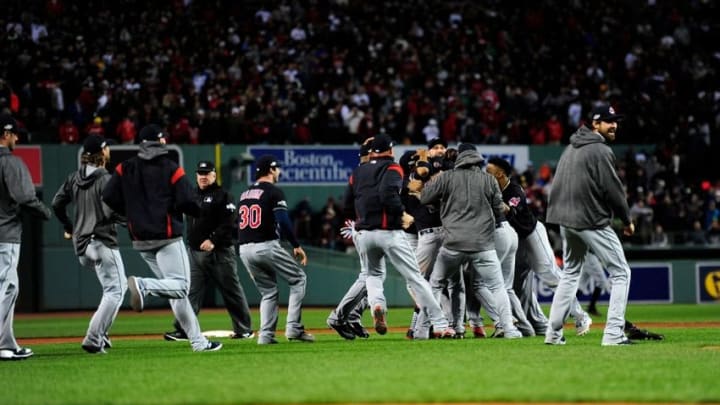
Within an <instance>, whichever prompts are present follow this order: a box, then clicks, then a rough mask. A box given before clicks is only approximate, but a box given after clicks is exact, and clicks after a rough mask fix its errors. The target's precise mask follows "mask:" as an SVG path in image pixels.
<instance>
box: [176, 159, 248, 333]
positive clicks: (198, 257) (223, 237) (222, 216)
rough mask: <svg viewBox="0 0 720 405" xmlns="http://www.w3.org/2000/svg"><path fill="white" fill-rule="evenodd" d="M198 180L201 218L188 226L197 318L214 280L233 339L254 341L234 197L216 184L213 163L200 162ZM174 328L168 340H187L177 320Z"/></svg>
mask: <svg viewBox="0 0 720 405" xmlns="http://www.w3.org/2000/svg"><path fill="white" fill-rule="evenodd" d="M195 177H196V181H197V185H198V187H197V190H196V191H197V194H198V197H199V201H200V216H199V217H197V218H193V217H190V218H189V224H188V225H189V226H188V236H187V240H188V253H189V258H190V292H189V293H188V299H189V300H190V305H192V307H193V311H194V312H195V314H196V315H197V314H198V313H199V312H200V305H201V304H202V301H203V298H204V297H205V290H206V286H207V283H208V281H210V280H212V281H214V282H215V285H216V286H217V287H218V288H219V289H220V294H221V295H222V297H223V301H224V302H225V307H226V308H227V311H228V314H230V319H231V320H232V327H233V334H232V336H231V338H233V339H248V338H251V337H253V336H254V333H253V331H252V322H251V318H250V308H248V302H247V298H245V291H244V290H243V288H242V285H240V279H239V278H238V275H237V255H236V254H235V247H234V246H233V236H232V234H233V231H234V225H235V217H236V212H237V209H236V207H235V204H234V203H233V197H232V196H231V195H230V194H229V193H228V192H227V191H225V190H223V189H222V188H221V187H220V186H219V185H218V184H217V183H216V182H215V180H216V179H217V173H216V172H215V165H214V164H213V163H212V162H210V161H207V160H205V161H201V162H199V163H198V165H197V169H196V170H195ZM174 326H175V330H174V331H172V332H167V333H165V335H164V338H165V340H169V341H177V340H187V335H186V334H185V331H183V330H182V328H181V327H180V323H179V322H178V321H177V319H176V320H175V324H174Z"/></svg>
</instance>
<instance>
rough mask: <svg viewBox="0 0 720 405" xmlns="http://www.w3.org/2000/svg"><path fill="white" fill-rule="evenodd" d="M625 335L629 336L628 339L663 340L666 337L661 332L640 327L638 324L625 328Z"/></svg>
mask: <svg viewBox="0 0 720 405" xmlns="http://www.w3.org/2000/svg"><path fill="white" fill-rule="evenodd" d="M625 336H627V338H628V339H631V340H663V339H665V336H664V335H661V334H659V333H654V332H650V331H649V330H647V329H640V328H638V327H637V326H633V327H632V328H628V329H627V330H625Z"/></svg>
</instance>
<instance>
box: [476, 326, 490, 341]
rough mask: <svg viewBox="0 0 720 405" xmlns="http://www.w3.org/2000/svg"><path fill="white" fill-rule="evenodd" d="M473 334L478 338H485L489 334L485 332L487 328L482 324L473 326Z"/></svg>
mask: <svg viewBox="0 0 720 405" xmlns="http://www.w3.org/2000/svg"><path fill="white" fill-rule="evenodd" d="M473 336H475V338H477V339H483V338H485V337H486V336H487V334H486V333H485V328H484V327H483V326H482V325H481V326H474V327H473Z"/></svg>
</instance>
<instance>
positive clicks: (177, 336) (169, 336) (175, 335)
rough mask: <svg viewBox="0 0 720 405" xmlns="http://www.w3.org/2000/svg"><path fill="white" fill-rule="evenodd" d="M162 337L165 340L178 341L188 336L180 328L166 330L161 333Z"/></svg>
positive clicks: (185, 339) (186, 338)
mask: <svg viewBox="0 0 720 405" xmlns="http://www.w3.org/2000/svg"><path fill="white" fill-rule="evenodd" d="M163 339H165V340H167V341H168V342H180V341H183V342H184V341H187V340H188V337H187V335H186V334H185V332H183V331H180V330H175V331H172V332H166V333H165V334H164V335H163Z"/></svg>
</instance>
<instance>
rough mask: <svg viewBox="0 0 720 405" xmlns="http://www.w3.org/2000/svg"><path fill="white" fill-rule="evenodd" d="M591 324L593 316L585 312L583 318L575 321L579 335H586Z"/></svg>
mask: <svg viewBox="0 0 720 405" xmlns="http://www.w3.org/2000/svg"><path fill="white" fill-rule="evenodd" d="M590 325H592V318H590V315H588V314H585V318H583V320H581V321H578V322H575V332H576V333H577V335H578V336H585V335H586V334H587V333H588V332H589V331H590Z"/></svg>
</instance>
